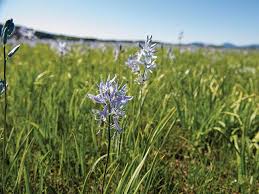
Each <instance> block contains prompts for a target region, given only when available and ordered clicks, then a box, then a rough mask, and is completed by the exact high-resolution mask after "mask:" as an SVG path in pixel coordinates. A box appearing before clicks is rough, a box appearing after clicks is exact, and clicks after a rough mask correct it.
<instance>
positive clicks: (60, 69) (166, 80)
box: [0, 44, 259, 194]
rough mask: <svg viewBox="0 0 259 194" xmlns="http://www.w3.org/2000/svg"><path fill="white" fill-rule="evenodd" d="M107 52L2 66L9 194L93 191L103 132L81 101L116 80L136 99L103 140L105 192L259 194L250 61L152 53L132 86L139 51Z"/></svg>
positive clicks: (249, 56)
mask: <svg viewBox="0 0 259 194" xmlns="http://www.w3.org/2000/svg"><path fill="white" fill-rule="evenodd" d="M9 47H10V45H8V48H9ZM115 49H118V48H116V47H112V46H106V47H105V48H90V47H88V46H83V45H74V46H72V47H71V49H70V51H69V52H68V53H67V54H66V55H64V56H60V55H59V53H58V52H57V51H56V50H53V49H51V48H50V47H49V46H48V45H45V44H38V45H35V46H34V47H31V46H29V45H26V44H22V45H21V48H20V50H19V51H18V52H17V54H16V55H15V56H14V57H13V58H12V59H10V60H9V61H8V69H7V80H8V112H7V137H8V138H7V145H6V153H7V161H6V165H5V166H6V169H5V170H6V176H5V177H6V188H7V191H8V192H10V193H28V194H34V193H100V192H101V186H102V181H103V172H104V168H105V160H106V157H107V138H106V129H105V125H103V126H101V128H100V126H98V122H97V121H96V120H95V118H94V115H93V114H92V109H94V108H97V107H98V105H97V104H94V103H93V102H92V101H91V100H90V99H89V98H88V97H87V96H86V95H87V94H88V93H92V94H95V93H96V90H97V87H96V86H97V84H98V83H99V82H100V81H101V80H106V78H107V77H108V76H109V75H110V76H111V77H113V76H114V75H117V79H118V80H120V83H122V84H127V87H128V94H129V95H130V96H133V99H132V100H131V101H130V102H129V103H128V104H127V107H126V115H127V116H126V117H125V118H124V119H123V120H122V121H121V123H122V126H123V129H124V131H123V133H121V134H118V135H116V136H114V137H113V138H112V139H111V151H110V162H109V165H108V171H107V181H106V185H105V193H118V194H122V193H134V194H135V193H136V194H151V193H152V194H159V193H161V194H164V193H189V194H191V193H258V192H259V190H258V188H259V173H258V172H259V146H258V142H259V132H258V130H259V114H258V111H259V98H258V95H259V76H258V75H259V52H258V51H249V52H247V51H246V52H245V51H222V50H210V49H199V50H196V51H195V52H191V51H188V50H185V51H180V50H179V48H175V49H173V50H169V49H168V48H166V47H161V46H160V45H158V46H157V53H156V55H157V67H156V69H155V70H154V72H153V73H152V74H151V76H150V79H149V80H148V81H147V82H146V83H145V84H143V85H139V84H137V83H135V81H134V79H135V75H134V74H132V72H131V71H130V69H129V68H128V67H127V66H126V65H125V61H126V60H127V58H128V57H129V55H131V54H134V52H136V50H137V49H138V48H137V47H136V48H134V47H122V50H120V51H119V54H118V55H117V57H115V56H114V50H115ZM172 56H173V57H172ZM0 61H3V54H2V53H0ZM2 72H3V66H2V65H1V66H0V73H1V77H2ZM0 103H1V106H0V112H1V114H0V121H1V122H0V130H1V131H0V134H1V136H3V132H2V131H3V130H2V129H3V128H4V124H3V123H4V116H3V114H2V113H3V111H4V98H3V97H2V96H1V98H0ZM99 130H100V132H99V133H98V131H99ZM0 143H1V147H2V141H1V142H0ZM0 157H2V155H1V156H0ZM0 159H1V160H2V158H0ZM1 163H2V161H1ZM0 174H2V173H1V171H0Z"/></svg>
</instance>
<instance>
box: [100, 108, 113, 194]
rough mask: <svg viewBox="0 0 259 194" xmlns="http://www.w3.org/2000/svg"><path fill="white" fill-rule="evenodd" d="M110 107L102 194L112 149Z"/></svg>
mask: <svg viewBox="0 0 259 194" xmlns="http://www.w3.org/2000/svg"><path fill="white" fill-rule="evenodd" d="M110 109H111V108H110V105H109V111H108V112H109V119H108V147H107V160H106V164H105V170H104V177H103V184H102V194H103V192H104V185H105V179H106V174H107V168H108V163H109V158H110V147H111V115H110Z"/></svg>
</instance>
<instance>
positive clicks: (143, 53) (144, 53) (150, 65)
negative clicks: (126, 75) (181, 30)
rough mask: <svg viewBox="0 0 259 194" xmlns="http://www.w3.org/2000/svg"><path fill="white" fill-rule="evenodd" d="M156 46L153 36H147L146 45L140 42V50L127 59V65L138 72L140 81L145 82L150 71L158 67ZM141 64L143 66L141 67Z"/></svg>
mask: <svg viewBox="0 0 259 194" xmlns="http://www.w3.org/2000/svg"><path fill="white" fill-rule="evenodd" d="M155 46H156V43H153V42H152V36H147V40H146V41H145V43H144V45H141V44H139V47H140V50H139V51H138V52H137V53H136V54H135V55H133V56H132V55H131V56H130V57H129V58H128V60H127V61H126V65H127V66H128V67H130V68H131V70H132V72H133V73H136V74H138V78H137V82H138V83H143V82H145V81H146V80H147V79H148V75H149V73H152V71H153V69H154V68H155V67H156V63H155V62H156V58H157V56H156V55H155V52H156V50H155ZM141 65H142V66H143V68H141Z"/></svg>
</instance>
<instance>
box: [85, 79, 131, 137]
mask: <svg viewBox="0 0 259 194" xmlns="http://www.w3.org/2000/svg"><path fill="white" fill-rule="evenodd" d="M98 92H99V93H98V94H97V95H92V94H87V96H88V97H89V98H90V99H91V100H93V101H94V102H95V103H98V104H101V105H103V108H102V110H93V113H94V114H95V116H96V120H99V121H100V122H101V123H102V122H107V119H108V116H111V117H112V127H113V128H114V129H116V131H117V132H118V133H121V132H122V131H123V130H122V128H121V127H120V126H119V119H120V118H121V117H124V116H125V111H124V108H125V105H126V104H127V103H128V102H129V101H130V100H132V98H133V97H132V96H127V95H126V93H127V87H126V85H123V86H122V87H119V85H118V83H117V82H116V77H114V78H113V79H110V78H108V79H107V81H106V82H103V81H101V82H100V84H99V86H98Z"/></svg>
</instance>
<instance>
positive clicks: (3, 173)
mask: <svg viewBox="0 0 259 194" xmlns="http://www.w3.org/2000/svg"><path fill="white" fill-rule="evenodd" d="M3 52H4V89H5V90H4V99H5V101H4V104H5V108H4V132H3V162H2V184H3V192H5V162H6V151H5V146H6V128H7V121H6V118H7V117H6V115H7V87H6V83H7V82H6V49H5V44H4V46H3Z"/></svg>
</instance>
